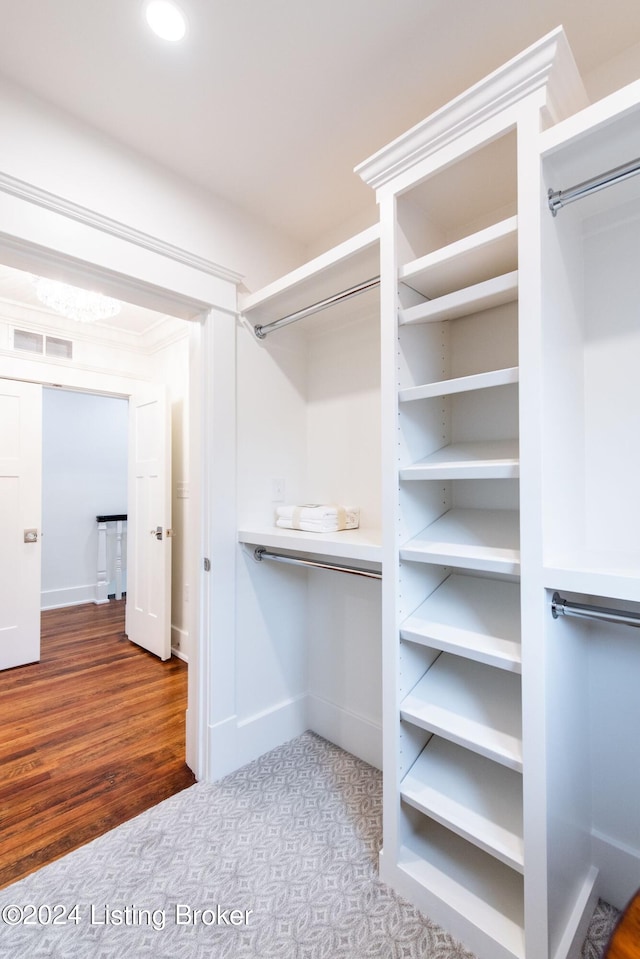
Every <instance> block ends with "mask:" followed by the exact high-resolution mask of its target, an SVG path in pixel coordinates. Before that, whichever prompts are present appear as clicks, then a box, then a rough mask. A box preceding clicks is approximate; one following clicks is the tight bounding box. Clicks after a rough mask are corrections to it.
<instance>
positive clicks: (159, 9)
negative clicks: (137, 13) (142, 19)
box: [146, 0, 187, 43]
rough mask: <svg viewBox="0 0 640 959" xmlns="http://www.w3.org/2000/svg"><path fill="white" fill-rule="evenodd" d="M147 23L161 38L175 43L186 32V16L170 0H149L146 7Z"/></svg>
mask: <svg viewBox="0 0 640 959" xmlns="http://www.w3.org/2000/svg"><path fill="white" fill-rule="evenodd" d="M146 17H147V23H148V24H149V26H150V27H151V29H152V30H153V32H154V33H155V34H157V35H158V36H159V37H161V38H162V39H163V40H170V41H172V42H173V43H175V42H176V41H178V40H182V38H183V37H184V35H185V33H186V32H187V21H186V18H185V16H184V14H183V12H182V10H180V8H179V7H178V6H176V4H175V3H172V2H171V0H150V2H149V3H147V7H146Z"/></svg>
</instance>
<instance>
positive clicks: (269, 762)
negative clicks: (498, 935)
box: [0, 732, 615, 959]
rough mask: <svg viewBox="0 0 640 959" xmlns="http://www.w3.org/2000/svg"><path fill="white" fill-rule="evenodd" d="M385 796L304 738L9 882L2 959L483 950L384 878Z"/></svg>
mask: <svg viewBox="0 0 640 959" xmlns="http://www.w3.org/2000/svg"><path fill="white" fill-rule="evenodd" d="M381 804H382V778H381V774H380V772H379V771H378V770H376V769H373V768H372V767H371V766H368V765H367V764H366V763H364V762H361V761H360V760H359V759H356V758H355V757H354V756H351V755H350V754H348V753H345V752H343V751H342V750H341V749H339V748H338V747H337V746H334V745H332V744H331V743H328V742H327V741H326V740H324V739H321V738H320V737H319V736H317V735H315V734H314V733H311V732H307V733H304V734H303V735H302V736H300V737H299V738H297V739H295V740H293V741H292V742H290V743H286V744H285V745H284V746H281V747H279V748H278V749H275V750H273V751H272V752H270V753H268V754H267V755H266V756H263V757H261V758H260V759H258V760H256V761H255V762H253V763H250V764H249V765H248V766H245V767H243V768H242V769H240V770H238V771H237V772H234V773H232V774H231V775H229V776H227V777H226V778H225V779H223V780H221V781H220V782H218V783H213V784H208V783H197V784H196V785H195V786H192V787H190V788H189V789H186V790H184V791H183V792H181V793H178V794H177V795H176V796H173V797H172V798H171V799H168V800H166V801H165V802H163V803H161V804H160V805H158V806H155V807H154V808H153V809H150V810H148V811H147V812H145V813H143V814H142V815H141V816H138V817H137V818H136V819H132V820H130V821H129V822H127V823H125V824H124V825H122V826H120V827H118V828H117V829H115V830H113V831H112V832H110V833H108V834H107V835H105V836H102V837H100V838H99V839H96V840H94V841H93V842H91V843H88V844H87V845H86V846H83V847H82V848H81V849H78V850H76V851H75V852H72V853H70V854H69V855H67V856H65V857H64V858H63V859H60V860H58V861H57V862H54V863H52V864H51V865H49V866H45V867H44V868H43V869H40V870H39V871H38V872H36V873H33V874H32V875H31V876H28V877H27V878H26V879H23V880H21V881H20V882H17V883H15V884H14V885H12V886H9V887H7V888H6V889H3V890H0V956H2V957H5V956H6V957H11V959H45V957H46V959H54V957H55V959H121V957H122V959H124V957H125V956H126V957H127V959H145V957H147V956H148V957H153V959H201V957H202V959H205V957H206V959H374V957H375V959H472V957H471V956H470V953H469V952H468V951H467V950H465V949H464V948H463V947H462V946H461V945H460V944H459V943H456V942H455V941H454V940H453V939H452V938H451V936H449V935H448V934H447V933H446V932H444V931H443V930H442V929H441V928H440V927H438V926H436V925H435V924H434V923H432V922H431V921H430V920H429V919H427V918H425V917H424V916H422V915H420V913H418V912H417V910H415V909H414V908H413V907H412V906H410V905H409V904H408V903H406V902H405V901H404V900H402V899H401V898H400V897H399V896H397V895H396V894H395V893H394V892H393V891H392V890H391V889H389V888H388V887H387V886H385V885H384V884H382V883H381V882H380V881H379V879H378V878H377V856H378V851H379V847H380V843H381ZM38 906H40V907H42V908H41V909H40V911H39V914H38V912H36V911H35V909H32V908H31V907H38ZM74 906H77V909H76V910H75V911H73V907H74ZM56 907H57V908H56ZM197 910H199V911H200V912H199V913H198V912H196V911H197ZM601 913H602V914H601V915H600V914H599V912H598V910H596V916H594V922H593V923H592V930H590V936H589V938H588V940H587V943H586V944H585V950H584V953H583V955H584V957H585V959H599V957H600V955H601V953H602V948H603V946H604V943H605V942H606V939H607V937H608V933H609V931H610V925H611V922H612V921H613V919H614V918H615V917H614V911H611V909H610V907H607V906H606V904H602V909H601ZM27 919H29V920H32V921H33V924H31V922H29V923H28V924H25V922H24V921H25V920H27ZM13 922H16V923H17V924H15V925H12V923H13Z"/></svg>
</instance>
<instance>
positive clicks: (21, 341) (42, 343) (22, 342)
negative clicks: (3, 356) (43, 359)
mask: <svg viewBox="0 0 640 959" xmlns="http://www.w3.org/2000/svg"><path fill="white" fill-rule="evenodd" d="M13 348H14V350H26V351H27V352H28V353H39V354H40V355H41V356H43V355H44V356H54V357H56V358H58V359H63V360H72V359H73V342H72V341H71V340H63V339H61V338H60V337H59V336H43V335H42V333H32V332H31V331H30V330H14V331H13Z"/></svg>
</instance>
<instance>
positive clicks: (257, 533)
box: [238, 526, 382, 563]
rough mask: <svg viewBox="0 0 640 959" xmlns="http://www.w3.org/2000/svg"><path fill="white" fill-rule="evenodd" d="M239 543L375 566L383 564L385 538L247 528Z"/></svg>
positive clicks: (371, 533) (355, 532)
mask: <svg viewBox="0 0 640 959" xmlns="http://www.w3.org/2000/svg"><path fill="white" fill-rule="evenodd" d="M238 542H239V543H250V544H251V545H253V546H266V547H267V548H269V549H280V550H287V551H289V550H293V551H294V552H296V553H303V554H313V555H314V556H324V557H328V558H331V557H333V558H336V559H352V560H363V561H367V562H372V563H380V562H381V560H382V546H381V542H382V536H381V532H380V530H379V529H364V528H360V529H345V530H340V531H339V532H337V533H306V532H304V531H303V530H296V529H280V528H279V527H277V526H252V527H247V526H245V527H243V528H242V529H240V530H238Z"/></svg>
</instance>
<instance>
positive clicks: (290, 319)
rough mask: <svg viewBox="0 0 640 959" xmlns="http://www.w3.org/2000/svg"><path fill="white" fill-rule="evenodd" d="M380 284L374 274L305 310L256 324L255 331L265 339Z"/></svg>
mask: <svg viewBox="0 0 640 959" xmlns="http://www.w3.org/2000/svg"><path fill="white" fill-rule="evenodd" d="M379 285H380V277H379V276H374V277H372V278H371V279H370V280H365V281H364V282H363V283H358V284H357V285H356V286H351V287H349V289H348V290H343V291H342V292H341V293H334V295H333V296H328V297H327V298H326V300H320V301H319V302H318V303H312V304H311V306H305V308H304V309H303V310H296V312H295V313H289V314H288V315H287V316H283V317H282V319H280V320H274V321H273V322H272V323H266V324H265V325H264V326H254V328H253V332H254V333H255V334H256V336H257V337H258V339H259V340H264V338H265V336H268V334H269V333H273V332H274V330H281V329H282V327H283V326H289V324H290V323H297V322H298V320H303V319H304V318H305V317H306V316H312V315H313V314H314V313H319V312H320V311H321V310H326V309H327V308H328V307H329V306H333V305H334V304H335V303H342V302H343V300H350V299H351V297H352V296H357V295H358V294H359V293H366V291H367V290H373V289H375V287H376V286H379Z"/></svg>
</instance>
